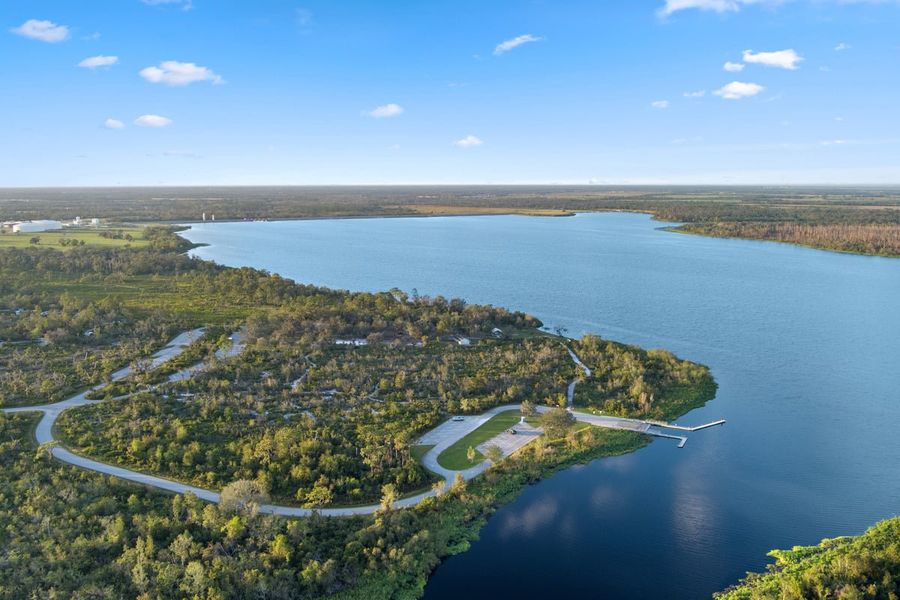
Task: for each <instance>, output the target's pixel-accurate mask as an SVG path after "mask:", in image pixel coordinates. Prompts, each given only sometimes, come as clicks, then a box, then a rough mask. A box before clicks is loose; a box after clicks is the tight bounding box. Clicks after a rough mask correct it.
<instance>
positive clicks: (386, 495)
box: [0, 227, 712, 599]
mask: <svg viewBox="0 0 900 600" xmlns="http://www.w3.org/2000/svg"><path fill="white" fill-rule="evenodd" d="M147 239H149V240H151V243H150V244H149V245H148V246H147V247H145V248H129V247H118V248H116V247H96V246H92V245H90V244H88V245H85V246H79V247H74V248H68V249H66V251H65V252H63V251H61V250H59V249H57V248H50V247H46V248H41V247H25V248H9V249H6V250H3V251H0V308H2V311H3V312H0V340H2V341H3V344H2V346H0V360H2V361H3V363H2V368H0V374H2V377H0V393H2V396H0V398H2V400H3V402H4V404H6V405H23V404H26V403H28V404H30V403H36V404H40V403H47V402H51V401H53V400H56V399H59V398H60V397H63V396H65V395H66V394H69V393H72V392H74V391H77V390H80V389H84V388H86V387H87V386H90V385H95V384H97V383H102V382H105V381H107V380H108V379H109V376H110V373H111V372H112V371H113V370H116V369H119V368H121V367H124V366H126V365H129V364H130V365H132V366H133V367H135V371H134V374H133V375H132V376H131V377H130V378H128V379H126V380H124V381H120V382H116V383H113V384H108V385H107V386H106V387H105V388H101V389H99V390H98V391H97V392H94V393H93V394H92V395H93V396H94V397H96V398H100V399H105V400H104V401H102V402H100V403H98V404H96V405H92V406H87V407H83V408H80V409H72V410H70V411H67V412H66V413H64V414H63V415H62V416H61V418H60V420H59V421H58V422H57V430H58V431H57V433H58V434H59V435H60V436H62V438H63V439H64V440H65V441H66V442H67V443H70V444H72V445H74V446H75V447H76V448H77V449H79V450H81V451H83V452H85V453H88V454H91V455H95V456H97V457H100V458H101V459H104V460H107V461H109V462H116V463H122V464H126V465H132V466H135V467H137V468H139V469H142V470H146V471H153V472H158V473H163V474H166V475H168V476H171V477H174V478H179V479H184V480H189V481H192V482H196V483H199V484H201V485H203V486H204V487H209V488H214V489H221V490H222V495H223V503H222V505H220V506H216V505H212V504H207V503H205V502H203V501H200V500H198V499H196V498H193V497H190V496H171V495H167V494H163V493H160V492H157V491H154V490H152V489H149V488H144V487H141V486H138V485H133V484H129V483H126V482H123V481H120V480H116V479H114V478H110V477H106V476H103V475H99V474H96V473H91V472H86V471H83V470H80V469H78V468H75V467H72V466H69V465H65V464H63V463H58V462H56V461H54V460H52V458H51V457H50V455H49V452H48V451H47V448H37V447H35V443H34V442H33V439H32V438H31V436H30V435H29V431H30V430H31V429H32V428H33V427H34V424H35V421H36V418H37V416H36V415H34V414H16V415H5V414H0V461H2V464H3V470H2V473H0V599H7V598H9V599H13V598H16V599H17V598H22V597H35V598H54V597H55V598H108V597H129V598H132V597H133V598H141V599H149V598H169V597H190V598H247V597H266V598H318V597H322V596H325V595H336V596H337V597H339V598H348V599H352V598H367V599H369V598H391V597H415V596H417V595H419V594H420V593H421V589H422V587H423V586H424V584H425V582H426V580H427V576H428V574H429V573H430V571H431V570H432V569H433V568H434V567H435V566H436V565H437V563H438V562H439V561H440V560H441V559H442V558H444V557H446V556H448V555H450V554H453V553H456V552H461V551H463V550H465V548H466V547H467V545H468V542H469V541H470V540H472V539H474V537H475V536H476V534H477V531H478V529H479V528H480V527H481V525H482V524H483V522H484V519H485V518H486V517H487V516H488V515H489V514H490V513H491V512H492V511H493V510H494V509H495V508H496V507H498V506H499V505H501V504H503V503H505V502H508V501H509V500H510V499H511V498H513V497H514V496H515V495H516V494H517V493H518V492H519V490H520V489H521V488H522V486H524V485H527V484H528V483H530V482H533V481H535V480H537V479H538V478H540V477H541V476H543V475H546V474H548V473H551V472H553V471H554V470H556V469H558V468H562V467H564V466H566V465H569V464H573V463H576V462H584V461H587V460H591V459H594V458H597V457H600V456H606V455H612V454H621V453H623V452H628V451H632V450H634V449H636V448H639V447H640V446H642V445H643V444H645V443H647V441H646V439H645V438H643V437H641V436H639V435H637V434H634V433H631V432H623V431H611V430H603V429H598V428H587V429H584V428H572V429H571V430H568V431H567V430H566V429H562V430H561V431H560V434H559V435H557V436H555V438H556V439H553V440H547V439H544V438H540V439H539V440H537V441H536V442H533V443H532V444H530V445H529V446H527V447H526V448H525V449H524V450H523V451H520V452H519V453H517V454H516V455H515V456H514V457H512V458H510V459H507V460H504V461H502V462H501V463H499V464H498V465H495V466H494V467H492V468H491V469H490V470H489V471H488V472H487V473H486V474H485V475H484V476H482V477H479V478H477V479H476V480H473V481H471V482H468V483H462V482H457V483H455V484H454V485H453V486H452V490H451V491H449V492H447V493H444V494H442V495H440V496H438V497H436V498H428V499H426V500H425V501H423V502H421V503H420V504H419V505H417V506H416V507H415V508H412V509H403V510H393V509H392V504H393V502H394V501H395V500H396V499H397V498H399V497H400V496H402V495H403V494H405V493H410V492H414V491H418V490H422V489H429V488H431V487H432V485H433V483H434V481H435V476H434V475H433V474H431V473H429V472H428V471H426V470H424V469H423V467H422V466H421V465H420V464H419V463H418V461H417V460H415V459H414V453H413V451H412V448H413V445H414V444H415V441H416V440H417V439H418V437H419V435H420V434H421V433H422V432H424V431H426V430H427V429H429V428H430V427H432V426H434V425H436V424H437V423H439V422H441V421H442V420H443V419H446V418H447V416H448V415H449V414H453V413H458V412H464V413H465V412H468V413H479V412H481V411H482V410H484V409H485V408H487V407H490V406H495V405H498V404H502V403H511V402H519V401H523V400H528V401H529V402H531V403H532V404H537V403H542V404H549V405H558V404H559V403H560V402H562V401H563V399H564V391H565V387H566V384H567V382H568V381H570V380H571V379H573V378H575V377H577V376H578V370H577V369H576V368H575V366H574V364H573V363H572V361H571V359H570V358H569V356H568V353H567V351H566V349H565V345H564V340H561V339H560V338H558V337H556V336H551V335H549V334H546V333H543V332H541V330H540V329H539V327H540V325H541V323H540V322H539V321H537V320H535V319H533V318H532V317H529V316H527V315H525V314H522V313H518V312H511V311H508V310H505V309H502V308H497V307H491V306H480V305H470V304H467V303H466V302H464V301H462V300H458V299H444V298H440V297H436V298H425V297H419V296H417V295H415V294H413V295H409V294H406V293H404V292H402V291H400V290H390V291H387V292H383V293H377V294H370V293H349V292H342V291H335V290H328V289H323V288H318V287H314V286H307V285H300V284H297V283H295V282H292V281H290V280H287V279H284V278H282V277H279V276H277V275H272V274H268V273H265V272H262V271H257V270H253V269H246V268H244V269H231V268H225V267H220V266H216V265H214V264H212V263H207V262H204V261H200V260H195V259H191V258H189V257H187V256H186V255H184V254H182V253H181V250H183V249H184V247H185V246H184V243H183V242H182V241H180V239H179V238H178V237H177V236H175V235H174V231H173V230H172V229H170V228H167V227H156V228H154V229H152V230H151V231H150V232H148V238H147ZM198 327H203V328H204V330H205V333H204V334H203V335H202V336H200V337H198V338H197V339H195V340H193V341H192V342H191V344H190V345H189V346H188V347H187V350H186V351H185V352H184V354H182V355H181V356H180V357H179V358H178V359H176V360H175V361H173V363H172V364H166V365H163V366H162V367H160V368H158V369H155V370H148V369H145V368H142V364H143V363H144V362H145V361H144V360H143V358H142V357H146V356H147V355H149V354H150V353H152V352H154V351H155V350H157V349H159V348H160V347H161V346H163V345H164V344H165V343H166V340H168V339H170V338H171V336H172V335H173V334H174V333H176V332H179V331H185V330H188V329H194V328H198ZM496 329H499V330H501V332H502V333H500V334H498V333H497V331H495V330H496ZM231 332H239V335H240V336H241V338H242V341H243V342H244V343H245V349H244V351H243V352H242V353H241V354H239V355H237V356H233V357H230V358H221V357H220V355H217V354H216V350H218V349H221V348H223V347H225V346H226V345H227V344H229V343H230V340H229V334H230V333H231ZM339 341H344V342H349V343H338V342H339ZM576 345H577V346H578V348H579V349H581V348H583V349H584V351H585V352H586V353H588V354H589V356H590V358H589V360H591V361H607V362H609V363H610V364H614V365H627V366H629V368H630V367H634V366H635V365H634V361H638V363H641V365H642V366H641V368H633V369H631V370H629V369H626V368H622V369H617V370H615V371H614V373H613V374H611V375H610V377H611V378H615V381H616V385H615V386H613V387H609V388H608V390H607V391H606V392H604V390H601V389H597V390H595V391H594V392H592V393H591V395H590V398H589V399H588V400H587V402H589V403H594V404H592V405H594V406H598V407H599V406H602V405H603V403H604V402H605V401H606V400H607V399H608V398H606V397H605V396H604V394H605V393H607V392H608V393H609V394H611V395H614V396H615V398H616V399H618V400H620V401H623V399H624V398H626V397H627V396H628V393H629V392H628V390H630V389H631V388H635V390H637V387H636V384H635V382H634V381H632V379H631V378H634V377H640V378H642V380H643V381H644V382H645V384H646V385H648V386H653V389H654V390H658V394H659V395H658V396H656V397H657V398H659V399H665V398H667V396H666V390H669V389H670V387H671V386H672V385H673V384H676V385H681V383H683V380H684V378H685V377H687V378H688V380H691V381H693V383H694V384H695V385H694V386H693V388H692V389H693V394H692V396H691V398H692V404H691V405H692V406H696V405H699V404H702V403H703V402H704V401H706V400H708V399H709V398H710V397H711V396H712V391H711V388H710V385H711V378H710V377H709V373H708V371H707V370H706V369H705V368H703V367H700V366H699V365H691V364H690V363H685V362H683V361H680V360H678V359H675V358H674V357H670V356H667V357H664V359H661V360H657V359H651V353H646V354H645V353H642V351H639V350H638V349H635V348H631V347H627V346H622V345H618V344H612V343H609V342H599V341H593V340H583V341H580V342H577V343H576ZM586 360H588V359H586ZM196 363H201V364H202V365H204V368H203V369H202V370H198V372H196V373H195V375H194V376H193V377H190V378H188V379H186V380H174V381H170V380H169V377H168V376H169V374H171V373H173V372H174V371H175V370H176V369H181V368H184V367H187V366H190V365H194V364H196ZM644 363H646V364H644ZM597 367H598V369H599V365H597ZM598 372H599V371H598ZM604 373H605V371H604ZM611 380H612V379H611ZM642 385H643V384H642ZM623 386H624V387H623ZM642 389H643V388H642ZM122 396H127V397H124V398H123V397H122ZM611 397H612V396H611ZM633 400H635V402H624V401H623V402H622V406H621V411H622V412H623V413H624V414H637V412H634V413H632V412H631V411H637V410H641V405H640V403H639V402H636V401H637V400H639V397H636V398H635V399H633ZM659 401H660V402H661V403H663V404H664V403H665V402H667V400H659ZM679 407H680V408H679V409H678V410H687V409H688V408H687V405H685V404H681V405H679ZM247 489H252V490H257V491H258V495H257V496H254V498H256V497H258V498H262V497H263V496H265V497H271V498H273V499H278V500H283V501H284V502H286V503H293V504H298V505H307V506H334V505H340V504H355V503H360V502H373V501H374V502H376V503H378V502H380V503H381V504H382V505H383V509H382V511H381V512H379V513H378V514H376V515H374V516H369V517H353V518H320V517H312V518H308V519H295V520H292V519H283V518H275V517H267V516H262V515H258V514H256V511H255V510H254V509H253V506H254V502H256V500H251V501H247V500H246V499H245V498H244V497H243V496H239V495H238V492H237V491H235V490H244V491H246V490H247ZM241 493H243V492H241ZM254 493H256V492H254ZM226 498H227V499H229V501H228V502H226V501H225V499H226ZM232 498H237V500H235V501H231V499H232Z"/></svg>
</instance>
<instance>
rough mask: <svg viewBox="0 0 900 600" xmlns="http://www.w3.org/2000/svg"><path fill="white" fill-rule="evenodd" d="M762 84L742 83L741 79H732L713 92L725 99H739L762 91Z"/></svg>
mask: <svg viewBox="0 0 900 600" xmlns="http://www.w3.org/2000/svg"><path fill="white" fill-rule="evenodd" d="M764 89H766V88H764V87H763V86H761V85H759V84H757V83H744V82H743V81H732V82H731V83H729V84H727V85H724V86H722V87H720V88H719V89H717V90H716V91H715V92H713V93H714V94H715V95H716V96H721V97H722V98H725V99H726V100H740V99H741V98H747V97H749V96H755V95H757V94H758V93H760V92H761V91H763V90H764Z"/></svg>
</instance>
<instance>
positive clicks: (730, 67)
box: [722, 62, 744, 73]
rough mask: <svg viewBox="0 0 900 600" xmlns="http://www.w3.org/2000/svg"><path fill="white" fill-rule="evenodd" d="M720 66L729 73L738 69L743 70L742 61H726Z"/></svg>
mask: <svg viewBox="0 0 900 600" xmlns="http://www.w3.org/2000/svg"><path fill="white" fill-rule="evenodd" d="M722 68H723V69H725V70H726V71H728V72H729V73H737V72H739V71H743V70H744V65H743V64H742V63H736V62H727V63H725V64H724V65H722Z"/></svg>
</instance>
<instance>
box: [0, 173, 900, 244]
mask: <svg viewBox="0 0 900 600" xmlns="http://www.w3.org/2000/svg"><path fill="white" fill-rule="evenodd" d="M606 210H627V211H639V212H647V213H651V214H653V215H655V217H656V218H658V219H660V220H663V221H673V222H678V223H682V224H684V227H683V229H684V230H685V231H689V232H692V233H698V234H702V235H713V236H720V237H743V238H751V239H765V240H773V241H780V242H787V243H795V244H803V245H808V246H813V247H817V248H826V249H832V250H840V251H847V252H859V253H863V254H880V255H886V256H887V255H889V256H898V255H900V251H898V248H900V242H898V239H900V190H898V189H897V188H896V187H871V186H869V187H824V186H818V187H816V186H809V187H799V186H796V187H753V186H731V187H704V186H667V187H663V186H629V187H611V186H598V185H592V186H381V187H340V186H335V187H196V188H166V187H159V188H58V189H13V188H7V189H0V215H3V217H4V218H15V219H42V218H56V219H71V218H74V217H75V216H78V215H84V214H91V215H95V216H100V217H104V218H107V219H113V220H124V221H169V222H186V221H198V220H200V219H201V217H202V215H203V214H204V213H206V214H207V215H208V216H210V217H211V216H212V215H215V217H216V219H218V220H223V219H231V220H245V219H295V218H327V217H349V216H398V215H421V214H427V215H433V214H451V215H452V214H466V213H472V214H484V213H485V212H498V213H504V212H506V213H509V212H513V213H516V212H518V213H526V214H550V215H553V214H557V215H561V214H571V213H573V212H576V211H606ZM842 226H847V227H842ZM863 226H871V227H863Z"/></svg>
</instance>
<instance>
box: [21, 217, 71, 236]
mask: <svg viewBox="0 0 900 600" xmlns="http://www.w3.org/2000/svg"><path fill="white" fill-rule="evenodd" d="M62 227H63V224H62V223H60V222H59V221H51V220H41V221H23V222H21V223H16V224H15V225H13V226H12V230H13V233H40V232H41V231H53V230H54V229H62Z"/></svg>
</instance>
